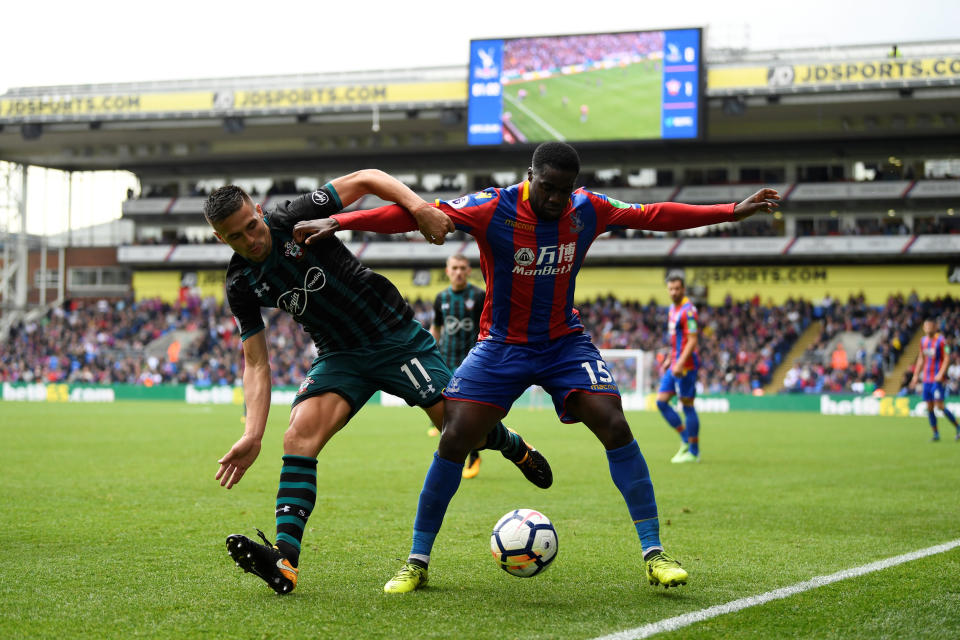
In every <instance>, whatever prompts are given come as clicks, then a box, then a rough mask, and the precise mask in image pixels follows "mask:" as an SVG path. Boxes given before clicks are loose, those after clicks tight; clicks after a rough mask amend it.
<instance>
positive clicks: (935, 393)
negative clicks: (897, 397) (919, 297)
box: [910, 318, 960, 442]
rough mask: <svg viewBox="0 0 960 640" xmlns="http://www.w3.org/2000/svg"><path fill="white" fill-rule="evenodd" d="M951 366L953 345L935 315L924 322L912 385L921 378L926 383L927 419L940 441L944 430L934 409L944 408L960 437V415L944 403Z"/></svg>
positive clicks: (924, 391) (957, 438) (956, 437)
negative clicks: (939, 428)
mask: <svg viewBox="0 0 960 640" xmlns="http://www.w3.org/2000/svg"><path fill="white" fill-rule="evenodd" d="M949 366H950V347H948V346H947V341H946V339H945V338H944V337H943V334H941V333H937V323H936V320H934V319H933V318H927V319H926V320H924V321H923V337H922V338H920V355H919V356H917V364H916V365H915V366H914V367H913V380H911V381H910V386H911V387H915V386H916V385H917V381H922V382H923V401H924V402H926V403H927V419H928V420H929V421H930V428H931V429H933V438H932V439H933V441H934V442H937V441H938V440H940V431H939V430H938V429H937V414H936V413H935V412H934V409H940V411H942V412H943V415H944V416H946V418H947V420H949V421H950V423H951V424H952V425H953V427H954V429H956V431H957V434H956V436H954V438H955V439H956V440H960V425H958V424H957V418H956V416H954V415H953V413H952V412H951V411H950V409H947V406H946V404H944V400H945V396H946V387H944V384H943V381H944V379H945V378H946V375H947V368H948V367H949Z"/></svg>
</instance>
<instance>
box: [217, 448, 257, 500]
mask: <svg viewBox="0 0 960 640" xmlns="http://www.w3.org/2000/svg"><path fill="white" fill-rule="evenodd" d="M258 455H260V441H259V440H258V439H256V438H254V437H252V436H246V435H245V436H243V437H242V438H240V439H239V440H237V443H236V444H235V445H233V446H232V447H231V448H230V451H228V452H227V455H225V456H223V457H222V458H220V459H219V460H217V462H219V463H220V470H219V471H217V475H216V478H215V480H219V481H220V486H221V487H226V488H227V489H229V488H231V487H232V486H233V485H235V484H237V483H238V482H240V479H241V478H242V477H243V474H244V473H246V472H247V469H249V468H250V465H252V464H253V461H254V460H256V459H257V456H258Z"/></svg>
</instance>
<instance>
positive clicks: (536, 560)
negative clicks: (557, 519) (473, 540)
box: [490, 509, 557, 578]
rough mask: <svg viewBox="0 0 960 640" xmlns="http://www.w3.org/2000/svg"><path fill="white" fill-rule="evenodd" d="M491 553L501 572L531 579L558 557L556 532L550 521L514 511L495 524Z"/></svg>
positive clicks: (531, 512) (539, 515) (536, 514)
mask: <svg viewBox="0 0 960 640" xmlns="http://www.w3.org/2000/svg"><path fill="white" fill-rule="evenodd" d="M490 551H491V552H492V553H493V559H494V560H496V561H497V564H499V565H500V568H501V569H503V570H504V571H506V572H507V573H509V574H510V575H514V576H517V577H519V578H530V577H532V576H535V575H537V574H538V573H540V572H541V571H543V570H544V569H546V568H547V567H549V566H550V563H551V562H553V559H554V558H556V557H557V531H556V529H554V528H553V523H552V522H550V518H548V517H547V516H545V515H543V514H542V513H540V512H539V511H535V510H533V509H516V510H514V511H511V512H510V513H508V514H506V515H505V516H503V517H502V518H500V520H499V521H498V522H497V524H496V526H495V527H494V528H493V534H492V535H491V536H490Z"/></svg>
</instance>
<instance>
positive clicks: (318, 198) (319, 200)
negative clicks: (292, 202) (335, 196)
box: [310, 189, 330, 207]
mask: <svg viewBox="0 0 960 640" xmlns="http://www.w3.org/2000/svg"><path fill="white" fill-rule="evenodd" d="M310 199H311V200H313V204H316V205H320V206H321V207H322V206H323V205H325V204H327V203H328V202H330V196H328V195H327V192H326V191H320V190H319V189H317V190H316V191H314V192H313V193H312V194H310Z"/></svg>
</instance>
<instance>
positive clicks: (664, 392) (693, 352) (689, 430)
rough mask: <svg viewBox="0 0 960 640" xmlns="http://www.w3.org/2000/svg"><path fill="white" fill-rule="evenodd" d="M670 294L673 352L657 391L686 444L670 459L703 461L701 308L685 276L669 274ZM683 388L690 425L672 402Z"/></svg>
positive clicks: (660, 406) (662, 410) (659, 402)
mask: <svg viewBox="0 0 960 640" xmlns="http://www.w3.org/2000/svg"><path fill="white" fill-rule="evenodd" d="M667 294H668V295H669V296H670V301H671V302H672V303H673V304H671V305H670V308H669V309H668V310H667V336H668V341H669V343H670V355H669V356H668V357H666V358H664V360H663V365H662V366H661V367H660V375H661V376H662V377H661V378H660V390H659V393H658V394H657V408H658V409H659V410H660V413H662V414H663V417H664V419H666V421H667V424H669V425H670V426H671V427H673V428H674V429H676V430H677V433H679V434H680V439H681V440H683V445H682V446H681V447H680V451H678V452H677V454H676V455H675V456H673V458H672V459H671V460H670V462H676V463H683V462H699V461H700V417H699V416H698V415H697V410H696V409H695V408H694V407H693V400H694V398H696V396H697V371H698V370H699V369H700V356H699V355H698V354H697V340H698V336H699V331H700V328H699V318H698V317H697V308H696V307H695V306H693V303H692V302H690V299H689V298H687V291H686V287H685V286H684V283H683V278H681V277H680V276H678V275H672V276H670V277H669V278H667ZM678 389H679V391H680V404H682V405H683V415H684V417H685V418H686V422H687V425H686V428H684V425H683V422H682V421H681V420H680V416H679V415H678V414H677V412H676V411H674V409H673V407H671V406H670V400H671V399H672V398H673V396H674V395H676V392H677V390H678Z"/></svg>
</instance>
